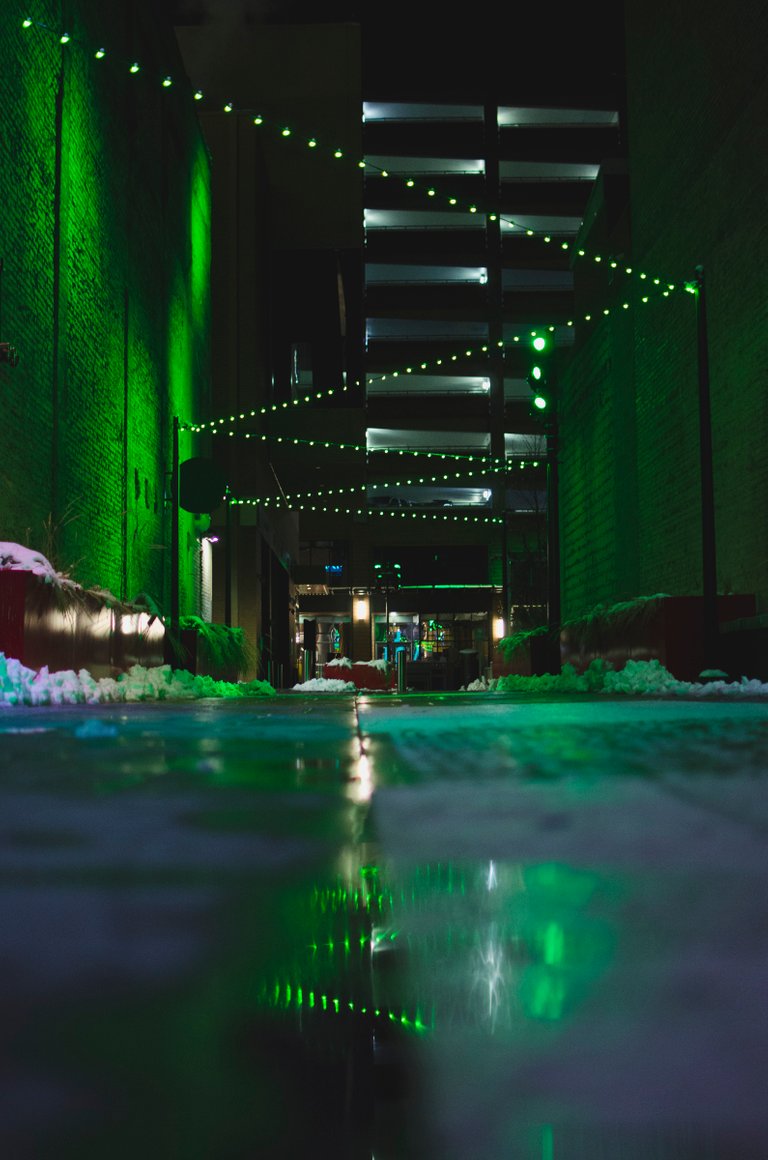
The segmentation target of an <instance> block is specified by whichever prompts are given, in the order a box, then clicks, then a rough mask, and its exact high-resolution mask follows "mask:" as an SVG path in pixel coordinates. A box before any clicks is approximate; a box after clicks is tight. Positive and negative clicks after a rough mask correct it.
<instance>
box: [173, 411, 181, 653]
mask: <svg viewBox="0 0 768 1160" xmlns="http://www.w3.org/2000/svg"><path fill="white" fill-rule="evenodd" d="M172 438H173V445H172V454H171V631H172V632H173V633H174V635H175V636H176V637H177V638H178V634H179V419H178V416H177V415H174V417H173V436H172Z"/></svg>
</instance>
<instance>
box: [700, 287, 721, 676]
mask: <svg viewBox="0 0 768 1160" xmlns="http://www.w3.org/2000/svg"><path fill="white" fill-rule="evenodd" d="M696 332H697V335H696V337H697V348H698V383H699V465H700V466H699V470H700V477H701V593H702V605H703V608H702V614H703V624H702V644H703V647H704V656H703V660H704V667H705V668H717V662H718V659H719V656H718V654H719V647H718V646H719V632H720V630H719V625H718V617H717V554H716V548H715V484H714V473H713V469H712V408H711V402H710V391H709V344H708V341H707V298H706V292H705V288H704V267H703V266H697V267H696Z"/></svg>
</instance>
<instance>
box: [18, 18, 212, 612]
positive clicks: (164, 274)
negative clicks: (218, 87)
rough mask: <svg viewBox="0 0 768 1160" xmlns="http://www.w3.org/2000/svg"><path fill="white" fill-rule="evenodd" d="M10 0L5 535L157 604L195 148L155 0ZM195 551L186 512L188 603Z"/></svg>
mask: <svg viewBox="0 0 768 1160" xmlns="http://www.w3.org/2000/svg"><path fill="white" fill-rule="evenodd" d="M8 9H10V10H4V14H3V19H4V28H3V35H2V37H0V100H2V108H3V117H2V139H0V150H1V156H2V164H1V165H0V200H1V202H2V205H3V212H2V214H1V215H0V257H2V258H3V259H4V262H5V269H4V280H3V300H2V335H1V336H0V337H2V338H3V339H5V340H6V341H11V342H12V343H13V344H14V346H16V347H17V349H18V351H19V355H20V362H19V365H18V366H17V367H16V368H14V369H11V368H8V367H0V389H1V390H2V406H3V422H2V424H0V464H2V467H0V538H2V539H10V540H18V541H20V542H22V543H26V544H28V545H30V546H32V547H37V548H39V549H41V550H42V551H44V552H46V553H47V554H50V555H51V556H52V557H53V559H54V562H55V564H56V565H57V566H58V567H60V568H61V569H63V570H68V571H71V573H72V575H73V576H74V578H75V579H77V580H78V581H80V582H81V583H83V584H84V585H87V586H94V585H95V586H99V587H104V588H108V589H110V590H112V591H113V592H114V593H115V594H117V595H120V596H123V597H127V598H132V597H135V596H136V595H138V594H139V593H140V592H146V593H149V594H150V595H151V596H152V598H153V599H154V600H156V601H157V603H158V604H160V605H161V606H162V607H164V608H166V609H167V608H168V607H169V602H170V593H169V581H170V560H169V551H170V510H169V508H168V506H167V504H166V502H165V497H166V495H167V490H168V475H167V473H168V471H169V470H170V466H171V433H172V419H173V416H174V415H178V416H179V417H180V418H181V419H182V420H184V419H191V418H194V417H196V416H197V415H199V414H200V412H201V408H202V407H203V406H204V404H205V399H206V397H207V391H208V379H209V365H208V362H209V343H208V326H209V307H208V274H209V245H208V239H209V224H210V197H209V167H208V158H207V153H206V151H205V148H204V146H203V144H202V139H201V136H200V132H199V129H198V126H197V122H196V118H195V114H194V106H193V101H192V97H191V94H190V92H189V87H188V84H187V83H186V81H185V78H184V76H183V72H182V69H181V65H180V60H179V56H178V51H177V47H176V44H175V40H174V37H173V31H172V29H171V28H170V27H169V26H166V25H164V24H162V23H160V17H159V16H158V14H157V10H156V8H155V6H154V5H152V4H151V3H150V0H147V2H146V3H137V4H132V5H119V6H110V5H103V4H101V3H98V2H97V0H90V2H88V0H77V2H74V3H71V4H69V5H68V6H67V28H66V29H63V28H62V26H61V21H60V16H59V5H58V4H45V3H42V4H41V3H38V4H36V5H33V6H32V8H31V9H30V12H31V14H32V16H33V18H34V21H35V23H33V24H32V26H31V27H29V28H24V27H23V26H22V21H23V19H24V17H25V16H26V15H27V8H26V7H25V8H23V9H22V8H20V7H18V6H17V5H16V4H13V5H9V6H8ZM42 25H45V26H47V27H42ZM61 31H67V32H69V33H71V35H72V40H71V41H70V43H69V44H66V45H62V44H61V43H60V41H59V33H60V32H61ZM102 46H103V47H104V48H105V49H106V55H105V56H104V58H103V59H97V58H96V56H95V55H94V54H95V50H96V49H98V48H100V47H102ZM132 60H136V61H138V62H140V64H141V71H140V72H139V73H137V74H135V75H132V74H131V73H130V72H129V69H128V63H129V62H130V61H132ZM168 74H170V75H172V76H174V77H175V83H174V85H173V86H172V87H170V88H167V89H166V88H164V87H163V86H162V84H161V78H162V77H163V76H165V75H168ZM189 453H190V449H189V446H188V442H187V437H186V436H185V435H184V434H183V435H182V445H181V457H182V459H183V458H185V457H186V456H187V455H188V454H189ZM196 553H197V544H196V540H195V538H194V534H193V527H192V517H191V516H188V515H187V514H186V513H183V512H182V518H181V566H180V576H181V581H180V583H181V608H182V611H192V610H193V607H194V563H195V556H196Z"/></svg>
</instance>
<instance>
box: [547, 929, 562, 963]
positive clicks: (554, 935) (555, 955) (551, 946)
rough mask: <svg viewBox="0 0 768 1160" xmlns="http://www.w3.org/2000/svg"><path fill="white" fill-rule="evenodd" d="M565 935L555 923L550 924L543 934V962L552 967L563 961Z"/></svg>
mask: <svg viewBox="0 0 768 1160" xmlns="http://www.w3.org/2000/svg"><path fill="white" fill-rule="evenodd" d="M564 946H565V934H564V932H563V928H562V927H561V926H558V924H557V923H556V922H550V923H549V925H548V926H547V929H546V931H545V932H544V962H545V963H546V964H547V966H550V967H554V966H557V964H558V963H561V962H562V961H563V956H564Z"/></svg>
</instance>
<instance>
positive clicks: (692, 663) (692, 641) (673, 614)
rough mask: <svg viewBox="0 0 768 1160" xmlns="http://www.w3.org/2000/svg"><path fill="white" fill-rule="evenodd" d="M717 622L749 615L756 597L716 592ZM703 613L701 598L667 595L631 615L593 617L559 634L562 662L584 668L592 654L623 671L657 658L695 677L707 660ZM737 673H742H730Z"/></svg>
mask: <svg viewBox="0 0 768 1160" xmlns="http://www.w3.org/2000/svg"><path fill="white" fill-rule="evenodd" d="M717 605H718V616H719V620H720V623H721V625H722V624H725V623H727V622H728V621H732V620H736V619H737V618H740V617H749V616H753V615H754V612H755V598H754V596H751V595H744V596H741V595H739V596H719V597H718V599H717ZM703 632H704V615H703V604H702V598H701V597H700V596H666V597H663V598H660V599H659V600H655V601H653V602H649V604H648V606H647V608H646V609H645V610H644V611H643V612H642V613H641V614H640V615H638V616H635V617H634V618H632V619H629V620H627V619H622V618H618V617H617V618H616V619H615V620H614V619H612V618H611V617H610V616H609V617H606V618H605V619H600V618H598V617H595V618H594V619H592V620H590V621H588V622H584V623H581V624H575V625H571V626H569V627H567V628H564V629H563V630H562V632H561V634H560V656H561V660H562V663H563V664H566V663H568V664H572V665H573V667H574V668H575V669H576V671H577V672H584V670H585V669H587V668H588V667H589V665H590V663H591V662H592V661H593V660H594V659H595V658H596V657H602V658H603V660H606V661H609V662H610V663H611V664H612V665H613V666H614V668H616V669H621V668H623V666H624V665H625V664H626V662H627V661H628V660H636V661H649V660H654V659H656V660H659V661H661V663H662V664H663V665H664V666H665V668H667V669H669V671H670V672H671V673H672V675H673V676H675V677H677V678H678V680H681V681H695V680H697V678H698V675H699V673H700V672H701V671H702V669H703V668H704V666H705V664H706V663H707V658H705V656H704V653H703V647H702V644H703ZM730 675H731V676H736V677H738V676H741V675H742V674H741V673H736V674H730Z"/></svg>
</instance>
